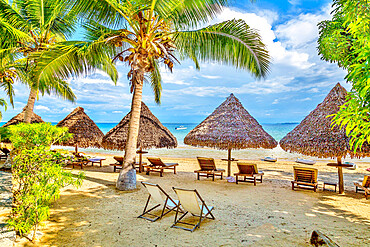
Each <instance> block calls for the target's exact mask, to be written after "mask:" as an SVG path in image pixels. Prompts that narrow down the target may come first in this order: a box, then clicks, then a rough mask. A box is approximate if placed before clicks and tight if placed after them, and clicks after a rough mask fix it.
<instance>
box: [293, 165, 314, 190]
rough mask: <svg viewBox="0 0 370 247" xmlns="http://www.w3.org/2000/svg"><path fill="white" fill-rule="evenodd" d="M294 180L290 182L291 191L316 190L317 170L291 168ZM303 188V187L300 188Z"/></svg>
mask: <svg viewBox="0 0 370 247" xmlns="http://www.w3.org/2000/svg"><path fill="white" fill-rule="evenodd" d="M293 169H294V180H293V181H291V182H292V190H294V188H301V189H313V191H315V192H316V190H317V186H318V183H317V176H318V170H317V169H316V168H310V167H299V166H293ZM302 186H303V187H302Z"/></svg>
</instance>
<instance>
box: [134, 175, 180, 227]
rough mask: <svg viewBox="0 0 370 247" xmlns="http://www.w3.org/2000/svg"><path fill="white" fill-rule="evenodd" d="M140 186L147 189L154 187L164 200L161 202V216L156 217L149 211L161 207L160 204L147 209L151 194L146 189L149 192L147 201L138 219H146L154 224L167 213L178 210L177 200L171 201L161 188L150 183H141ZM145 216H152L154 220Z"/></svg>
mask: <svg viewBox="0 0 370 247" xmlns="http://www.w3.org/2000/svg"><path fill="white" fill-rule="evenodd" d="M141 184H142V185H143V186H144V187H145V188H147V189H148V186H152V187H156V188H157V189H158V190H159V191H160V193H163V195H165V197H166V199H165V200H164V202H163V209H162V210H161V215H159V216H158V215H156V214H152V213H151V211H153V210H154V209H156V208H158V207H159V206H161V203H158V204H157V205H155V206H153V207H152V208H150V209H147V208H148V205H149V202H150V199H151V198H152V194H151V193H150V191H149V189H148V192H149V197H148V200H147V201H146V204H145V207H144V210H143V213H142V214H141V215H139V216H138V218H142V219H146V220H149V221H152V222H154V221H157V220H158V219H161V218H162V217H163V216H165V215H166V214H168V213H169V212H171V211H173V210H175V209H176V208H179V202H178V201H177V200H174V199H172V198H171V197H170V196H169V195H168V194H167V192H166V191H164V190H163V189H162V188H161V186H159V185H158V184H152V183H148V182H141ZM169 203H172V205H174V206H171V205H169ZM166 209H167V212H166ZM179 210H180V211H182V210H181V209H179ZM147 216H152V217H154V218H149V217H147Z"/></svg>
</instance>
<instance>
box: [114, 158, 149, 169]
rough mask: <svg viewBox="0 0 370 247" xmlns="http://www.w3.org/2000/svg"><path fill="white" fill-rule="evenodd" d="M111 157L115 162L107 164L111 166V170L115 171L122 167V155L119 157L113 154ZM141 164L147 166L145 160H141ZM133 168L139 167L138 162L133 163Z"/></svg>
mask: <svg viewBox="0 0 370 247" xmlns="http://www.w3.org/2000/svg"><path fill="white" fill-rule="evenodd" d="M113 158H114V159H115V160H116V163H113V164H109V165H110V166H113V172H116V170H119V169H122V165H123V157H121V156H114V157H113ZM141 164H142V166H143V167H144V168H145V167H147V164H146V163H145V162H142V163H141ZM135 169H136V170H138V169H139V163H136V164H135Z"/></svg>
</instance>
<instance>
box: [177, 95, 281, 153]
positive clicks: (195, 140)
mask: <svg viewBox="0 0 370 247" xmlns="http://www.w3.org/2000/svg"><path fill="white" fill-rule="evenodd" d="M184 143H185V144H188V145H192V146H198V147H211V148H217V149H224V150H226V149H229V148H230V149H245V148H274V147H276V146H277V142H276V141H275V140H274V138H273V137H272V136H270V135H269V134H268V133H267V132H266V131H265V130H264V129H263V128H262V126H261V125H260V124H259V123H258V122H257V120H256V119H254V118H253V117H252V116H251V115H250V114H249V113H248V111H247V110H246V109H245V108H244V107H243V106H242V104H241V103H240V101H239V100H238V99H237V98H236V97H235V96H234V95H233V94H231V95H230V96H229V97H228V98H227V99H226V100H225V101H224V102H223V103H222V104H221V105H220V106H219V107H217V108H216V109H215V110H214V112H213V113H212V114H211V115H209V116H208V117H207V118H206V119H205V120H204V121H203V122H201V123H200V124H199V125H198V126H196V127H195V128H194V129H193V130H191V131H190V132H189V134H188V135H187V136H186V137H185V139H184Z"/></svg>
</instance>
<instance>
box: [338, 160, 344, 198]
mask: <svg viewBox="0 0 370 247" xmlns="http://www.w3.org/2000/svg"><path fill="white" fill-rule="evenodd" d="M337 163H338V177H339V185H338V187H339V194H344V181H343V167H341V166H340V165H342V157H337Z"/></svg>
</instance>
